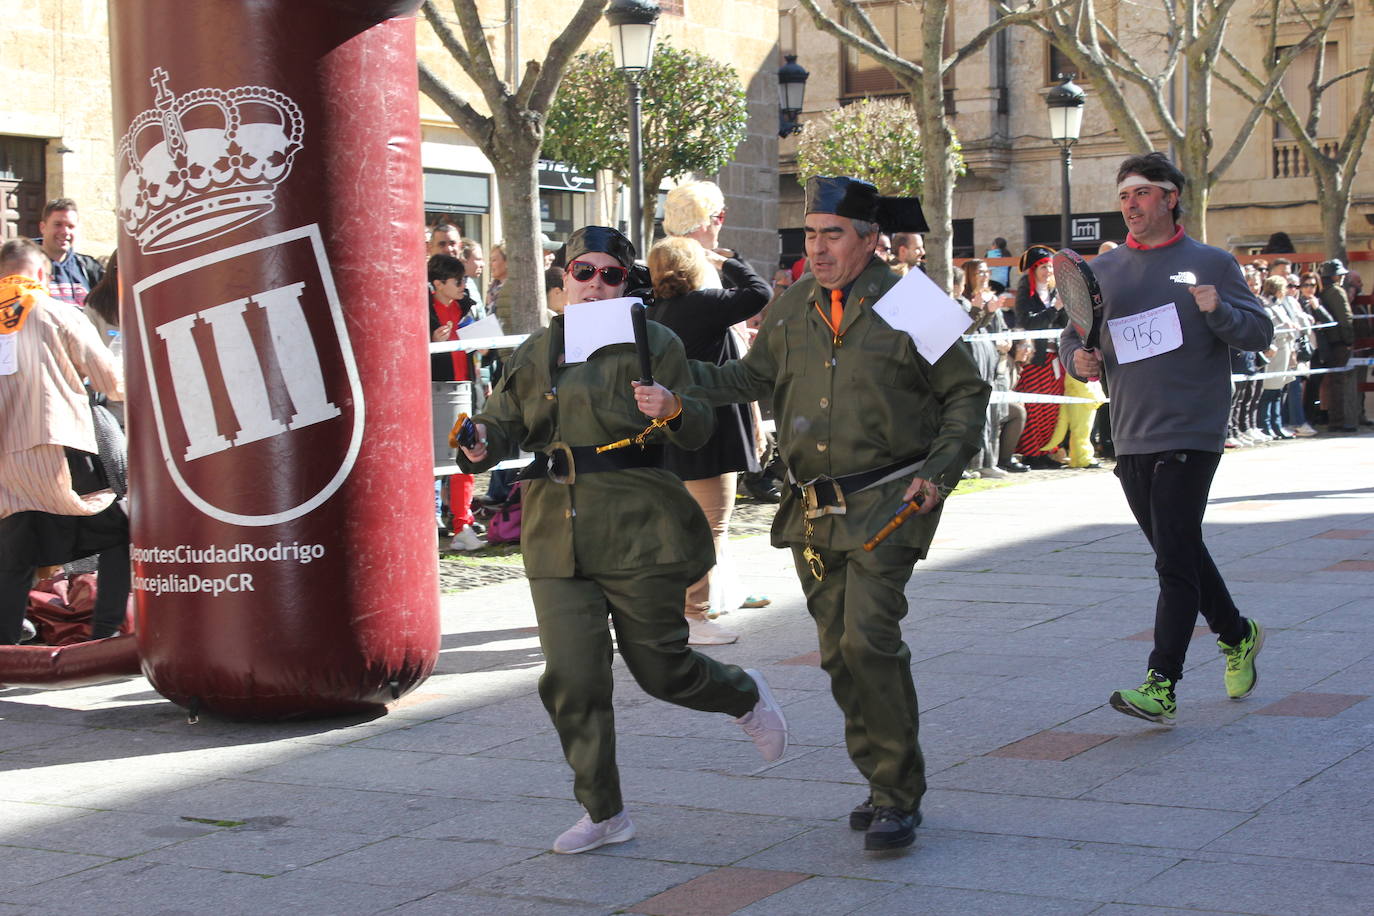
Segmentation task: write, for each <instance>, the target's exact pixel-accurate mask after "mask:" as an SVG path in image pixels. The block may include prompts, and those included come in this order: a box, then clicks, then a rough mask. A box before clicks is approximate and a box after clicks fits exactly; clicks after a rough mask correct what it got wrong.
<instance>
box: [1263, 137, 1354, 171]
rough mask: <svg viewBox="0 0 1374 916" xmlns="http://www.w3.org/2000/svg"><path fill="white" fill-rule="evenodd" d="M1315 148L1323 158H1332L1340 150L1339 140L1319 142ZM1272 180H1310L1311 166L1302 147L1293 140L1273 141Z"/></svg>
mask: <svg viewBox="0 0 1374 916" xmlns="http://www.w3.org/2000/svg"><path fill="white" fill-rule="evenodd" d="M1317 147H1318V148H1319V149H1320V150H1321V151H1322V155H1323V156H1334V155H1336V152H1337V150H1338V149H1339V148H1340V141H1339V140H1319V141H1317ZM1273 177H1274V178H1311V177H1312V165H1311V163H1309V162H1308V161H1307V156H1306V155H1304V154H1303V151H1302V146H1300V145H1299V144H1298V143H1297V142H1296V141H1293V140H1275V141H1274V171H1273Z"/></svg>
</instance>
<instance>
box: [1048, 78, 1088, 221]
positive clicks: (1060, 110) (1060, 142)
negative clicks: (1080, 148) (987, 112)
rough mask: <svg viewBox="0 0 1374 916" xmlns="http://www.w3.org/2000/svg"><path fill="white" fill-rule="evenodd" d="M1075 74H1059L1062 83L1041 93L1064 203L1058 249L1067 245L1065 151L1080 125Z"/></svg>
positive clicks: (1068, 158)
mask: <svg viewBox="0 0 1374 916" xmlns="http://www.w3.org/2000/svg"><path fill="white" fill-rule="evenodd" d="M1075 75H1076V74H1073V73H1070V74H1068V75H1067V76H1066V75H1065V74H1063V73H1061V74H1059V78H1060V79H1062V80H1063V81H1064V82H1062V83H1060V84H1059V85H1058V86H1055V87H1054V88H1053V89H1051V90H1050V91H1049V93H1047V94H1046V96H1045V104H1046V105H1048V106H1049V109H1050V139H1051V140H1053V141H1054V142H1055V144H1056V145H1057V146H1058V147H1059V154H1060V159H1061V160H1062V163H1063V170H1064V174H1063V181H1062V183H1063V185H1064V204H1063V211H1062V212H1061V213H1060V215H1059V247H1060V248H1068V247H1069V214H1070V213H1071V211H1072V204H1071V202H1070V197H1069V169H1070V168H1072V167H1073V154H1072V153H1070V152H1069V148H1070V147H1072V146H1073V145H1074V143H1076V142H1077V141H1078V132H1079V130H1081V129H1082V127H1083V103H1084V101H1085V100H1086V96H1085V94H1084V92H1083V90H1082V89H1081V88H1080V87H1079V86H1077V85H1076V84H1075V83H1074V81H1073V78H1074V76H1075Z"/></svg>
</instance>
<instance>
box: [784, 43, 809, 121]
mask: <svg viewBox="0 0 1374 916" xmlns="http://www.w3.org/2000/svg"><path fill="white" fill-rule="evenodd" d="M783 58H784V59H785V60H786V61H787V63H785V64H783V65H782V66H781V67H779V68H778V108H779V109H780V110H781V116H780V117H779V118H778V136H779V137H786V136H787V135H788V134H795V133H796V132H797V131H799V130H801V123H800V122H799V121H798V120H797V118H799V117H801V113H802V100H803V99H805V98H806V78H807V77H809V76H810V75H811V74H810V73H807V72H806V69H805V68H804V67H803V66H802V65H801V64H799V63H797V55H795V54H786V55H783Z"/></svg>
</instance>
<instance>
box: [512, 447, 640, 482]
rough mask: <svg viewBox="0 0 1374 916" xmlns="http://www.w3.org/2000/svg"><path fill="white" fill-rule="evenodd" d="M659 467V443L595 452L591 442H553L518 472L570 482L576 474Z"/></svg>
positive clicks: (522, 476)
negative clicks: (573, 443) (571, 443)
mask: <svg viewBox="0 0 1374 916" xmlns="http://www.w3.org/2000/svg"><path fill="white" fill-rule="evenodd" d="M661 467H663V446H661V445H646V446H644V447H643V448H639V447H638V446H629V447H627V448H618V449H614V450H613V451H609V452H601V453H600V454H597V451H596V446H594V445H564V444H562V443H558V442H556V443H554V444H553V445H550V446H549V447H548V451H547V452H540V453H538V454H536V455H535V456H534V460H533V461H531V462H530V463H529V464H528V465H526V466H525V469H524V470H523V471H521V472H520V479H521V480H534V479H537V478H540V477H547V478H548V479H549V480H552V481H553V482H555V483H572V482H573V481H575V480H576V479H577V475H578V474H599V473H602V472H604V471H626V470H629V469H630V468H661Z"/></svg>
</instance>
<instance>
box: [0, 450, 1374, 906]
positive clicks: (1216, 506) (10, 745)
mask: <svg viewBox="0 0 1374 916" xmlns="http://www.w3.org/2000/svg"><path fill="white" fill-rule="evenodd" d="M1371 468H1374V435H1370V434H1368V433H1366V434H1362V435H1359V436H1353V437H1329V438H1328V437H1323V438H1320V439H1315V440H1305V441H1302V442H1295V443H1288V444H1286V445H1285V446H1284V447H1282V448H1278V447H1275V448H1261V449H1254V450H1247V451H1245V452H1242V453H1239V454H1232V455H1227V456H1226V458H1225V459H1224V460H1223V462H1222V465H1221V470H1220V472H1219V474H1218V477H1217V481H1216V484H1215V485H1214V487H1213V490H1212V504H1211V507H1210V509H1209V512H1208V516H1207V528H1208V536H1209V543H1210V545H1211V548H1212V552H1213V554H1214V556H1215V557H1216V559H1217V561H1218V563H1219V565H1220V566H1221V568H1222V571H1223V573H1224V574H1225V575H1226V577H1227V580H1228V582H1229V583H1230V585H1231V587H1232V590H1233V592H1234V593H1235V596H1236V599H1237V602H1238V603H1239V604H1240V606H1241V607H1242V609H1243V610H1244V611H1245V612H1246V613H1247V614H1252V615H1254V616H1255V617H1256V618H1257V619H1258V620H1260V621H1261V622H1262V623H1264V624H1265V626H1266V627H1267V628H1268V633H1269V636H1268V642H1267V644H1266V647H1265V649H1264V651H1263V653H1262V654H1261V656H1260V666H1259V667H1260V672H1261V676H1260V681H1259V685H1258V688H1257V690H1256V692H1255V693H1254V695H1253V696H1251V697H1250V698H1249V699H1247V700H1245V701H1242V702H1233V701H1230V700H1228V699H1226V696H1225V693H1224V690H1223V688H1222V664H1221V659H1220V656H1219V655H1218V654H1217V651H1216V648H1215V645H1214V643H1213V639H1212V637H1211V636H1210V634H1207V633H1205V632H1199V634H1198V636H1197V638H1196V639H1195V640H1194V642H1193V645H1192V651H1191V653H1190V656H1189V660H1188V669H1187V676H1186V677H1185V679H1184V680H1183V681H1182V683H1181V685H1180V693H1179V723H1178V725H1177V726H1175V727H1174V728H1172V729H1167V728H1162V727H1155V726H1152V725H1150V724H1149V723H1145V722H1141V721H1139V720H1135V719H1129V718H1126V717H1124V716H1121V715H1120V714H1118V713H1116V712H1114V711H1112V710H1111V709H1110V708H1109V707H1108V706H1106V699H1107V696H1108V695H1109V694H1110V692H1111V691H1112V690H1113V689H1114V688H1117V687H1121V686H1133V685H1135V684H1137V683H1138V682H1139V681H1140V679H1141V676H1142V675H1143V673H1144V665H1145V658H1146V655H1147V653H1148V650H1149V642H1148V638H1149V628H1150V626H1151V624H1152V620H1153V605H1154V596H1155V588H1154V574H1153V570H1152V568H1151V563H1150V555H1149V552H1148V548H1147V545H1146V544H1145V542H1144V540H1143V539H1142V538H1141V536H1140V535H1139V533H1138V532H1137V530H1136V528H1135V526H1134V524H1133V523H1132V521H1131V519H1130V516H1129V513H1128V510H1127V508H1126V506H1125V503H1124V501H1123V499H1122V498H1121V495H1120V492H1119V489H1118V488H1117V487H1116V484H1115V481H1114V479H1113V478H1112V477H1111V475H1109V474H1106V473H1093V474H1078V475H1073V476H1070V477H1059V478H1053V479H1045V480H1040V481H1036V482H1032V483H1028V484H1025V485H1021V486H1013V487H1006V488H1001V489H996V490H991V491H987V492H983V493H977V494H971V495H967V496H960V497H957V498H956V499H955V500H953V501H952V502H951V504H950V506H949V507H948V512H947V514H946V516H945V518H944V521H943V523H942V525H941V533H940V537H939V539H938V540H937V542H936V544H935V547H934V548H933V550H932V552H931V557H930V558H929V560H928V561H926V562H923V563H921V564H919V565H918V567H917V571H916V574H915V575H914V576H913V578H912V580H911V582H910V584H909V586H908V588H907V593H908V595H909V596H910V598H911V602H912V606H911V613H910V615H909V617H908V619H907V621H906V623H905V630H906V635H907V639H908V642H909V644H910V646H911V649H912V662H913V668H914V671H915V675H916V684H917V688H918V690H919V691H920V695H921V700H922V710H923V711H922V718H921V726H922V728H921V739H922V746H923V749H924V751H925V754H926V758H927V761H928V770H929V779H930V791H929V793H928V794H927V796H926V798H925V802H924V813H925V825H924V826H923V827H922V828H921V829H920V830H919V831H918V841H917V845H916V846H915V847H913V848H912V849H910V850H907V851H904V852H901V853H898V854H884V855H874V854H869V853H864V852H863V851H862V849H861V845H862V842H861V839H860V836H859V835H858V834H855V833H853V832H851V831H850V830H849V829H848V827H847V824H846V814H847V812H848V810H849V808H850V807H852V806H853V805H854V804H855V803H856V802H858V801H859V800H861V799H862V798H863V796H864V794H865V790H864V787H863V785H862V784H861V782H860V780H859V779H858V777H857V774H856V773H855V771H854V770H853V767H852V766H851V765H850V763H849V762H848V760H847V758H846V756H845V753H844V749H843V744H842V740H841V719H840V716H839V713H838V712H837V710H836V709H835V706H834V703H833V702H832V700H831V698H830V696H829V691H828V689H827V684H826V680H825V677H824V675H823V674H822V672H821V671H820V670H819V668H817V667H816V657H815V635H814V632H813V630H812V627H811V625H810V622H809V619H808V618H807V616H806V613H805V610H804V605H803V602H802V600H801V596H800V592H799V588H798V586H797V583H796V580H795V578H794V575H793V572H792V570H791V563H790V561H789V559H788V558H787V556H786V555H785V554H784V553H782V552H780V551H775V550H772V549H771V548H769V547H768V545H767V539H766V537H763V536H755V537H750V538H745V539H742V540H739V541H735V542H734V543H733V544H732V550H733V551H734V564H735V569H736V570H737V572H739V573H740V578H741V579H742V583H741V588H742V589H744V590H747V591H749V592H754V593H758V592H766V593H767V594H769V595H771V596H772V598H773V603H772V605H771V606H769V607H767V608H763V609H759V610H751V611H736V612H733V613H732V614H730V615H729V616H728V617H726V618H725V622H726V623H728V625H729V626H730V627H731V628H732V629H736V630H738V631H740V632H741V633H742V634H743V638H742V639H741V640H740V642H739V643H738V644H736V645H733V646H726V647H721V648H718V649H712V650H711V652H712V654H714V655H716V656H717V657H719V658H721V659H724V660H727V661H731V662H739V663H742V664H746V665H748V666H751V667H759V668H760V669H762V670H763V671H764V673H765V674H766V675H767V677H768V678H769V681H770V682H771V684H772V686H773V689H774V692H775V693H776V694H777V695H778V697H779V699H780V700H781V701H782V702H783V703H784V705H785V708H786V712H787V715H788V718H789V721H790V724H791V729H792V746H791V748H790V750H789V751H788V753H787V755H786V756H785V757H784V758H783V759H782V760H781V761H779V762H777V763H776V764H773V765H764V764H763V763H762V762H761V761H760V760H759V758H758V756H757V754H756V752H755V751H754V749H753V747H752V745H751V744H750V743H749V742H748V740H747V738H746V736H745V735H744V734H743V733H742V732H741V731H740V730H739V729H738V727H736V726H735V725H733V724H732V723H731V722H730V720H729V719H728V718H726V717H724V716H712V715H705V714H701V713H694V712H690V711H687V710H681V709H678V708H676V707H671V706H668V705H666V704H663V703H659V702H657V701H654V700H650V699H648V698H647V697H645V696H644V695H643V694H642V693H641V692H640V691H639V690H638V688H637V687H636V686H635V685H634V683H633V681H632V680H631V679H630V678H629V676H628V674H627V672H626V671H625V670H624V668H623V665H621V664H620V663H619V662H617V664H616V671H615V676H616V687H617V721H618V726H619V734H620V742H619V745H620V746H619V757H620V765H621V775H622V780H623V783H624V788H625V795H626V798H627V805H628V807H629V809H630V810H631V812H632V814H633V816H634V818H635V821H636V824H637V825H638V828H639V835H638V837H637V838H636V839H634V840H632V841H631V842H628V843H625V844H622V845H619V846H614V847H609V848H606V849H603V850H598V851H596V852H593V853H588V854H584V855H580V856H557V855H553V854H551V853H549V852H548V846H549V844H550V842H551V841H552V839H553V837H554V836H556V835H557V834H558V833H559V832H560V831H561V830H562V829H564V828H565V827H567V826H568V825H570V824H571V823H572V822H573V821H574V820H576V818H577V817H578V816H579V814H580V809H579V808H578V806H577V805H576V803H575V802H574V801H573V800H572V796H571V780H570V777H569V773H568V771H567V768H566V766H565V764H564V763H563V761H562V758H561V752H560V749H559V745H558V741H557V739H556V737H555V735H554V733H553V731H552V729H551V728H550V726H549V723H548V720H547V717H546V716H545V714H544V711H543V709H542V707H541V705H540V703H539V699H538V696H537V693H536V682H537V679H538V676H539V672H540V669H541V665H542V662H541V657H540V652H539V647H538V640H537V635H536V633H535V630H534V626H533V624H534V620H533V613H532V611H531V609H530V605H529V601H528V594H527V591H526V587H525V584H524V583H523V581H509V582H504V583H499V584H494V585H489V586H485V587H481V588H474V589H469V590H466V591H462V592H460V593H457V594H454V595H448V596H445V598H444V618H443V619H444V634H445V635H444V639H443V653H442V656H441V659H440V661H439V664H438V668H437V670H436V672H435V674H434V676H433V677H431V678H430V679H429V680H428V681H427V682H426V683H425V684H423V685H421V686H420V688H419V689H418V690H417V691H416V692H415V693H414V694H412V695H410V696H408V697H405V698H404V699H402V700H401V701H400V702H398V703H397V704H395V706H394V708H392V709H391V710H389V712H388V713H387V714H386V715H382V716H376V717H369V718H354V719H342V720H329V721H311V722H294V723H279V724H254V723H240V722H231V721H224V720H217V719H214V718H212V717H206V716H202V717H201V719H200V721H199V723H198V724H196V725H188V724H187V720H186V715H185V712H184V711H183V710H181V709H179V708H178V707H175V706H173V705H172V704H170V703H168V702H167V701H165V700H163V699H162V698H161V697H160V696H158V695H157V694H156V693H155V692H154V691H152V690H151V688H150V687H149V685H148V683H147V682H146V681H144V680H142V679H138V678H136V679H129V680H125V681H122V682H118V683H114V684H107V685H103V686H98V687H89V688H83V689H76V690H65V691H35V690H3V691H0V916H8V914H63V916H65V914H101V916H105V914H123V913H129V914H140V916H143V914H182V913H186V914H191V913H195V914H203V913H215V914H238V913H245V914H259V913H281V912H289V913H292V914H293V916H308V914H317V913H318V914H355V913H356V914H370V913H398V914H426V913H434V914H468V913H472V914H494V916H504V914H566V916H580V914H609V913H644V914H662V916H679V914H682V916H686V914H691V916H715V914H720V916H725V914H741V916H772V914H777V916H792V914H799V913H806V914H848V913H863V914H865V916H885V914H909V913H922V914H1002V913H1005V914H1018V916H1020V914H1041V913H1043V914H1056V916H1057V914H1080V913H1094V914H1101V916H1128V914H1129V916H1137V914H1147V913H1148V914H1175V913H1177V914H1181V913H1184V912H1187V913H1193V914H1197V913H1243V914H1276V916H1277V914H1283V916H1289V914H1314V916H1337V914H1365V916H1367V914H1370V913H1371V912H1374V789H1372V788H1371V787H1372V786H1374V701H1371V699H1370V695H1371V694H1374V599H1372V598H1371V595H1374V475H1371V473H1370V469H1371Z"/></svg>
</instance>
